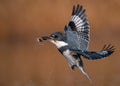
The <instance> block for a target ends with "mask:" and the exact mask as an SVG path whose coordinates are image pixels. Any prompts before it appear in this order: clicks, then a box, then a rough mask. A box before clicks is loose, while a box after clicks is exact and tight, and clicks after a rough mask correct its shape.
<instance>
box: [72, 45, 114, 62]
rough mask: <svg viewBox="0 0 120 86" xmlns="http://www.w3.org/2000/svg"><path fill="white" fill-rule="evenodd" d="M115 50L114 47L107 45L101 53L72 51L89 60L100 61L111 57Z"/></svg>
mask: <svg viewBox="0 0 120 86" xmlns="http://www.w3.org/2000/svg"><path fill="white" fill-rule="evenodd" d="M114 50H115V48H114V46H111V45H108V46H106V45H105V46H104V47H103V49H102V50H101V51H99V52H93V51H81V50H72V51H74V52H77V53H79V54H80V55H82V56H83V57H85V58H86V59H88V60H98V59H102V58H104V57H108V56H110V55H111V54H112V53H113V52H114Z"/></svg>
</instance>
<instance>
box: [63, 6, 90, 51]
mask: <svg viewBox="0 0 120 86" xmlns="http://www.w3.org/2000/svg"><path fill="white" fill-rule="evenodd" d="M65 34H66V41H67V42H68V44H69V47H70V48H72V49H81V50H86V49H87V47H88V43H89V23H88V20H87V17H86V14H85V9H83V7H82V6H81V5H79V4H78V5H77V6H73V10H72V16H71V19H70V22H69V24H68V26H65Z"/></svg>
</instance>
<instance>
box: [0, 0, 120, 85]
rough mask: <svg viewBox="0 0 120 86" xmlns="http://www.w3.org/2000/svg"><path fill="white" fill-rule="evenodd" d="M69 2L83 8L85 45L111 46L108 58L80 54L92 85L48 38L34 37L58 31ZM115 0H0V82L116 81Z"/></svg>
mask: <svg viewBox="0 0 120 86" xmlns="http://www.w3.org/2000/svg"><path fill="white" fill-rule="evenodd" d="M74 4H82V5H83V6H84V8H85V9H86V14H87V16H88V19H89V22H90V26H91V41H90V45H89V49H90V50H95V51H98V50H100V49H101V48H102V47H103V45H104V44H112V45H114V46H116V48H117V49H116V52H115V53H114V54H113V55H111V56H110V57H109V58H105V59H102V60H98V61H88V60H86V59H84V58H83V60H84V65H85V69H86V71H87V73H88V74H89V76H90V77H91V79H92V84H91V83H90V82H89V81H88V80H87V79H86V77H84V75H83V74H82V73H81V71H79V70H75V71H72V70H71V69H70V68H69V66H68V64H67V63H66V61H65V59H64V58H63V56H62V55H61V54H60V53H59V52H58V51H57V49H56V48H55V46H53V45H52V44H51V43H49V42H44V43H42V45H41V44H39V43H37V41H36V38H37V37H39V36H43V35H48V34H50V33H52V32H55V31H63V28H64V26H65V24H67V23H68V21H69V19H70V15H71V11H72V10H71V9H72V6H73V5H74ZM119 38H120V1H119V0H0V86H120V57H119V56H120V54H119V51H120V48H119V47H120V39H119Z"/></svg>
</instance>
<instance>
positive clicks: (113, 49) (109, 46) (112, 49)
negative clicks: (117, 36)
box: [102, 44, 115, 54]
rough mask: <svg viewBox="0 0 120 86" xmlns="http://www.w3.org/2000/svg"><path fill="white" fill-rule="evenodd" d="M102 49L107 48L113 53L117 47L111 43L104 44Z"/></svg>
mask: <svg viewBox="0 0 120 86" xmlns="http://www.w3.org/2000/svg"><path fill="white" fill-rule="evenodd" d="M102 50H107V51H108V53H109V54H112V53H114V52H115V47H114V46H112V45H111V44H108V45H106V44H105V45H104V46H103V49H102Z"/></svg>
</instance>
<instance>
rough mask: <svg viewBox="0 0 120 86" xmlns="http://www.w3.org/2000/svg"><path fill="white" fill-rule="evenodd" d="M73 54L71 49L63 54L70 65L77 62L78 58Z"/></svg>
mask: <svg viewBox="0 0 120 86" xmlns="http://www.w3.org/2000/svg"><path fill="white" fill-rule="evenodd" d="M72 54H73V53H72V52H71V51H70V50H69V49H67V50H66V51H64V52H63V55H64V57H65V59H66V60H67V62H68V64H69V65H70V66H72V65H75V64H76V59H75V58H74V57H73V56H72Z"/></svg>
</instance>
